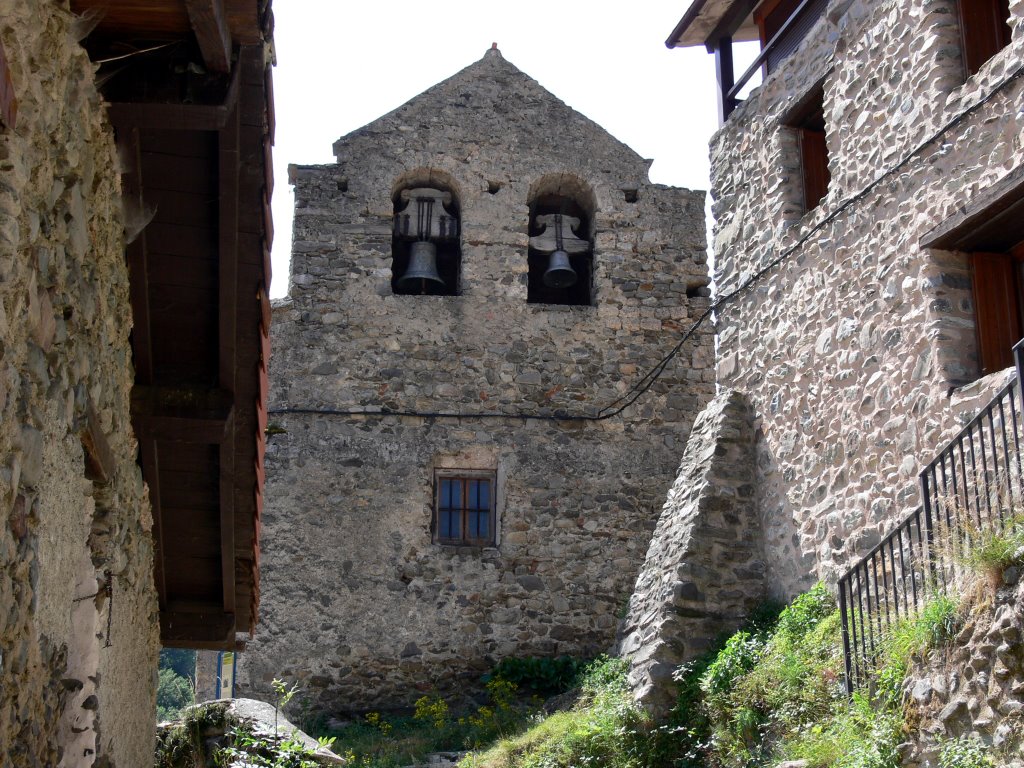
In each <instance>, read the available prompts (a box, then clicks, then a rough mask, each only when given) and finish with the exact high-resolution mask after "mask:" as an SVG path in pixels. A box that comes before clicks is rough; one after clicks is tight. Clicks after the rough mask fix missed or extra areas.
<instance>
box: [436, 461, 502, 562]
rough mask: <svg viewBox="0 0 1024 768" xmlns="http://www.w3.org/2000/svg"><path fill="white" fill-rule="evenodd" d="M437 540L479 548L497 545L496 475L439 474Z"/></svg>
mask: <svg viewBox="0 0 1024 768" xmlns="http://www.w3.org/2000/svg"><path fill="white" fill-rule="evenodd" d="M434 480H435V481H434V540H435V541H436V542H438V543H439V544H456V545H466V546H475V547H488V546H493V545H494V541H495V514H494V509H495V498H494V496H495V483H494V474H493V473H480V472H472V473H460V472H459V471H458V470H451V471H445V472H443V473H442V472H438V474H437V476H436V477H435V479H434Z"/></svg>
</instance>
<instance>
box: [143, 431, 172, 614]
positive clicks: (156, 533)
mask: <svg viewBox="0 0 1024 768" xmlns="http://www.w3.org/2000/svg"><path fill="white" fill-rule="evenodd" d="M139 456H140V458H141V460H142V476H143V477H144V478H145V480H146V483H147V485H149V503H150V504H151V505H152V507H153V539H154V541H155V542H156V551H155V552H154V553H153V578H154V580H155V581H156V596H157V603H158V604H159V606H160V612H161V614H162V613H163V611H164V610H165V608H166V606H167V570H166V565H165V563H164V531H163V511H162V509H161V506H160V468H159V464H158V456H159V454H158V453H157V448H156V441H155V440H151V439H147V438H145V437H142V436H141V435H140V436H139Z"/></svg>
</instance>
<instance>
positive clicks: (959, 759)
mask: <svg viewBox="0 0 1024 768" xmlns="http://www.w3.org/2000/svg"><path fill="white" fill-rule="evenodd" d="M939 768H995V760H993V759H992V756H991V755H990V754H989V751H988V749H987V748H986V747H985V745H984V744H982V743H981V741H979V740H978V739H976V738H974V737H971V736H961V737H960V738H958V739H951V740H949V741H947V742H945V743H944V744H943V745H942V751H941V752H940V753H939Z"/></svg>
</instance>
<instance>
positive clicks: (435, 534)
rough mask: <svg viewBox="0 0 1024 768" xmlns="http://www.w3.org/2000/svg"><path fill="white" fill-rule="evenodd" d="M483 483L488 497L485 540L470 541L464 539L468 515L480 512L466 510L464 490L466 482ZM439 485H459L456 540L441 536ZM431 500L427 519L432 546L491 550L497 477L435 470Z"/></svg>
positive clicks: (495, 526) (495, 537) (494, 543)
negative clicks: (460, 488) (486, 486)
mask: <svg viewBox="0 0 1024 768" xmlns="http://www.w3.org/2000/svg"><path fill="white" fill-rule="evenodd" d="M480 480H486V481H487V482H489V483H490V495H489V502H490V503H489V505H488V508H487V512H488V518H487V519H488V534H489V535H488V536H486V537H480V538H472V537H470V536H468V516H469V514H470V512H473V511H480V510H481V508H480V507H477V508H476V509H475V510H474V509H473V508H470V507H469V506H468V493H467V488H468V484H469V482H470V481H480ZM443 481H458V482H461V483H462V494H461V496H462V500H463V501H462V503H461V505H460V510H461V516H460V522H459V536H458V537H442V536H441V513H442V511H445V510H442V507H441V488H442V483H443ZM433 495H434V498H433V512H432V517H431V535H432V538H433V541H434V543H435V544H441V545H445V546H454V547H476V548H484V547H494V546H497V540H498V515H497V509H498V482H497V473H496V472H495V471H494V470H479V469H449V468H444V469H435V470H434V494H433Z"/></svg>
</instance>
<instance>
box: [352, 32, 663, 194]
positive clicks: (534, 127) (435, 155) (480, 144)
mask: <svg viewBox="0 0 1024 768" xmlns="http://www.w3.org/2000/svg"><path fill="white" fill-rule="evenodd" d="M371 147H372V148H373V151H374V152H376V153H378V154H380V153H384V155H385V156H386V155H388V154H392V153H393V154H394V156H395V157H396V158H397V157H401V158H403V159H405V160H406V161H407V163H408V165H409V167H417V166H424V165H434V164H437V163H439V162H441V160H442V159H443V158H450V159H453V160H456V161H458V162H461V163H464V164H472V165H479V163H480V161H481V159H487V158H493V159H495V160H498V161H499V162H500V160H501V159H502V156H503V155H504V157H505V158H507V157H508V156H509V155H505V153H503V152H500V151H498V150H506V151H507V152H508V153H522V154H526V155H530V156H531V159H536V158H545V159H546V160H547V161H548V165H549V166H550V168H549V170H550V171H561V170H564V169H566V168H574V169H577V171H578V172H579V171H590V172H592V173H594V174H602V175H606V176H608V178H609V181H611V182H612V183H613V184H615V185H616V186H623V187H629V188H633V189H635V188H636V187H637V186H638V185H639V184H640V183H642V182H646V180H647V171H648V168H649V167H650V162H649V161H647V160H644V159H643V158H641V157H640V156H639V155H638V154H637V153H636V152H634V151H633V150H632V149H630V148H629V147H628V146H626V145H625V144H623V143H622V142H621V141H619V140H618V139H616V138H615V137H614V136H612V135H611V134H610V133H608V132H607V131H606V130H604V129H603V128H602V127H601V126H599V125H598V124H597V123H595V122H593V121H592V120H590V119H589V118H587V117H585V116H584V115H582V114H580V113H579V112H577V111H576V110H574V109H572V108H571V107H569V106H568V105H567V104H566V103H565V102H563V101H561V100H560V99H558V98H557V97H556V96H555V95H554V94H552V93H551V92H550V91H548V90H546V89H545V88H544V87H543V86H541V85H540V83H538V82H537V81H536V80H534V79H533V78H532V77H530V76H529V75H527V74H525V73H524V72H522V71H521V70H519V69H518V68H517V67H516V66H515V65H514V64H511V63H510V62H508V61H507V60H506V59H505V58H504V57H503V56H502V55H501V52H500V51H499V50H498V49H497V48H491V49H490V50H488V51H487V53H486V54H484V56H483V58H481V59H480V60H479V61H476V62H474V63H473V64H471V65H470V66H468V67H466V68H465V69H463V70H462V71H460V72H458V73H456V74H455V75H453V76H451V77H450V78H448V79H447V80H444V81H443V82H441V83H438V84H437V85H435V86H433V87H431V88H428V89H427V90H426V91H424V92H423V93H421V94H419V95H418V96H415V97H414V98H412V99H410V100H409V101H407V102H406V103H405V104H403V105H402V106H400V107H398V108H397V109H395V110H394V111H392V112H389V113H388V114H386V115H384V116H383V117H380V118H378V119H377V120H374V121H373V122H372V123H369V124H368V125H365V126H363V127H362V128H359V129H357V130H355V131H353V132H352V133H350V134H348V135H347V136H343V137H342V138H340V139H338V141H336V142H335V143H334V147H333V149H334V154H335V156H336V157H337V160H338V163H340V164H341V165H343V166H344V165H345V163H346V161H347V160H348V159H349V158H352V157H359V156H360V155H362V153H364V152H366V151H367V150H368V149H370V148H371ZM496 170H497V169H496ZM538 170H540V171H543V170H544V169H543V168H540V169H538Z"/></svg>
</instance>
